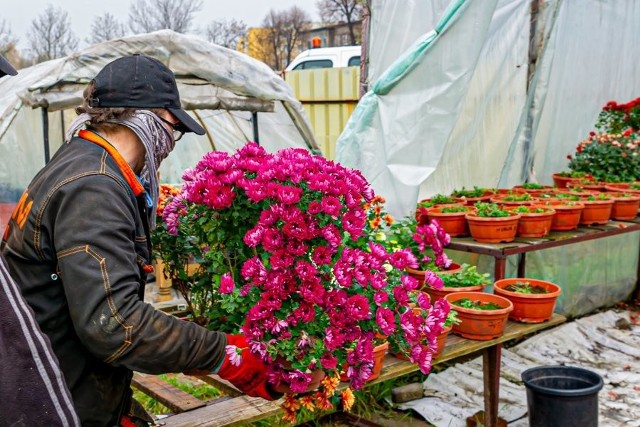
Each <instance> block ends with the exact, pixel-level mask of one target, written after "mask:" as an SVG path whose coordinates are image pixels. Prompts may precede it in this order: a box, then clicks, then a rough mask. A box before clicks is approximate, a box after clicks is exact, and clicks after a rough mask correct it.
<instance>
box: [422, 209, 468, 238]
mask: <svg viewBox="0 0 640 427" xmlns="http://www.w3.org/2000/svg"><path fill="white" fill-rule="evenodd" d="M442 209H444V207H442V206H438V207H434V208H431V209H429V210H428V211H427V218H428V220H429V221H431V220H434V219H435V220H436V221H438V224H440V226H441V227H442V228H443V229H444V231H446V232H447V233H448V234H449V235H450V236H451V237H464V236H468V235H469V226H468V225H467V220H466V218H465V217H464V216H465V215H466V214H467V212H468V211H462V212H442ZM467 209H473V208H471V207H468V208H467Z"/></svg>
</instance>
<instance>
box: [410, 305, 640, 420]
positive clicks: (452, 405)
mask: <svg viewBox="0 0 640 427" xmlns="http://www.w3.org/2000/svg"><path fill="white" fill-rule="evenodd" d="M631 314H632V312H629V311H616V310H609V311H606V312H603V313H598V314H595V315H592V316H588V317H584V318H581V319H578V320H576V321H574V322H570V323H567V324H564V325H561V326H559V327H556V328H554V329H552V330H550V331H547V332H543V333H541V334H539V335H536V336H534V337H532V338H529V339H527V340H526V341H524V342H523V343H521V344H518V345H517V346H515V347H513V348H511V349H509V350H503V351H502V358H501V371H500V376H501V378H500V401H499V404H498V410H499V416H500V417H501V418H504V419H505V420H506V421H507V422H508V423H509V426H513V427H526V426H528V425H529V423H528V421H527V417H526V414H527V399H526V388H525V386H524V384H523V382H522V380H521V374H522V372H523V371H524V370H526V369H528V368H533V367H536V366H546V365H565V366H575V367H581V368H585V369H588V370H591V371H593V372H595V373H597V374H598V375H600V376H601V377H602V378H603V380H604V387H603V389H602V390H601V391H600V393H599V395H598V409H599V413H600V415H599V425H600V426H602V427H615V426H630V427H631V426H635V427H640V394H639V393H638V390H637V388H638V385H639V384H640V326H639V325H638V324H637V318H636V320H635V322H636V324H634V320H633V319H632V318H631ZM620 319H623V320H620ZM482 384H483V383H482V358H477V359H474V360H472V361H470V362H466V363H462V364H458V365H455V366H452V367H450V368H448V369H446V370H444V371H442V372H440V373H438V374H431V375H429V377H428V378H427V380H426V381H425V382H424V389H425V396H426V397H424V398H422V399H418V400H413V401H411V402H407V403H405V404H402V405H401V408H402V409H413V410H415V411H417V412H418V413H419V414H421V415H422V416H423V417H424V418H425V419H426V420H427V421H429V422H430V423H432V424H433V425H435V426H437V427H440V426H442V427H445V426H446V427H464V426H465V425H466V424H465V419H466V417H468V416H471V415H473V414H474V413H475V412H477V411H478V410H481V409H484V397H483V385H482Z"/></svg>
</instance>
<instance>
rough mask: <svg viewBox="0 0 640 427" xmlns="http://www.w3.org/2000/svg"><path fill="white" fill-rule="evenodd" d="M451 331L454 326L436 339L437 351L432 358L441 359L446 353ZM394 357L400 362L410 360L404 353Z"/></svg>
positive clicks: (447, 328) (449, 327) (444, 330)
mask: <svg viewBox="0 0 640 427" xmlns="http://www.w3.org/2000/svg"><path fill="white" fill-rule="evenodd" d="M415 310H420V309H419V308H418V309H415ZM451 330H452V326H447V327H446V328H444V329H442V332H440V334H439V335H438V336H437V337H436V349H435V352H433V353H432V356H431V357H433V358H434V359H435V358H437V357H440V356H441V355H442V353H444V348H445V346H446V344H447V337H448V336H449V332H451ZM394 356H395V357H397V358H398V359H400V360H409V358H408V357H406V356H405V355H404V354H402V353H394Z"/></svg>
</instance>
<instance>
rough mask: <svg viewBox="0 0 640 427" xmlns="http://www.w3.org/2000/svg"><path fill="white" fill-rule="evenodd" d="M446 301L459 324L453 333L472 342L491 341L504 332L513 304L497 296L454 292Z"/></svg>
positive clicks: (455, 326) (454, 326)
mask: <svg viewBox="0 0 640 427" xmlns="http://www.w3.org/2000/svg"><path fill="white" fill-rule="evenodd" d="M445 298H446V300H447V301H449V303H450V304H451V308H453V309H454V310H455V311H456V312H457V313H458V318H459V319H460V323H459V324H457V325H453V332H454V333H455V334H458V335H461V336H462V337H464V338H469V339H472V340H481V341H486V340H491V339H494V338H498V337H499V336H501V335H502V334H503V332H504V327H505V325H506V323H507V319H508V317H509V313H510V312H511V311H512V310H513V304H512V303H511V301H509V300H508V299H506V298H503V297H501V296H499V295H494V294H487V293H484V292H455V293H452V294H448V295H447V296H446V297H445Z"/></svg>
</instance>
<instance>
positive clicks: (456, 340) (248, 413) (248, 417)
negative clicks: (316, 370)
mask: <svg viewBox="0 0 640 427" xmlns="http://www.w3.org/2000/svg"><path fill="white" fill-rule="evenodd" d="M565 321H566V318H565V317H564V316H561V315H559V314H554V315H553V316H552V317H551V319H550V320H549V321H547V322H544V323H535V324H533V323H529V324H526V323H516V322H512V321H509V322H507V325H506V327H505V332H504V334H503V335H502V336H501V337H499V338H496V339H493V340H490V341H474V340H468V339H465V338H462V337H459V336H457V335H453V334H449V336H448V337H447V344H446V346H445V350H444V353H443V354H442V356H440V357H439V358H438V359H436V360H435V361H434V362H433V364H434V365H437V364H438V363H444V362H446V361H450V360H452V359H455V358H458V357H461V356H465V355H468V354H472V353H475V352H477V351H480V350H483V349H486V348H489V347H491V346H494V345H497V344H500V343H503V342H505V341H509V340H512V339H514V338H522V337H523V336H525V335H528V334H531V333H534V332H538V331H541V330H543V329H547V328H550V327H552V326H555V325H559V324H561V323H563V322H565ZM417 370H418V367H417V365H415V364H413V363H411V362H409V361H406V360H401V359H398V358H396V357H393V356H391V355H387V356H386V358H385V363H384V367H383V368H382V372H381V374H380V377H379V378H377V379H376V380H374V381H371V382H369V383H367V386H369V385H371V384H375V383H378V382H381V381H386V380H390V379H393V378H397V377H400V376H402V375H405V374H408V373H411V372H415V371H417ZM211 377H213V381H219V380H218V379H216V378H215V376H211ZM214 385H215V384H214ZM341 387H346V383H342V384H341ZM280 403H281V401H275V402H268V401H266V400H264V399H261V398H256V397H249V396H245V395H243V396H239V397H234V398H231V399H227V400H224V401H221V402H219V403H215V404H211V405H207V406H206V407H204V408H200V409H198V410H196V411H190V412H184V413H182V414H177V415H173V416H170V417H167V418H165V419H164V420H163V423H164V426H166V427H187V426H189V427H191V426H193V427H213V426H220V427H222V426H229V427H231V426H239V425H244V424H246V423H249V422H253V421H258V420H261V419H264V418H268V417H271V416H274V415H277V414H279V413H280Z"/></svg>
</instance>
